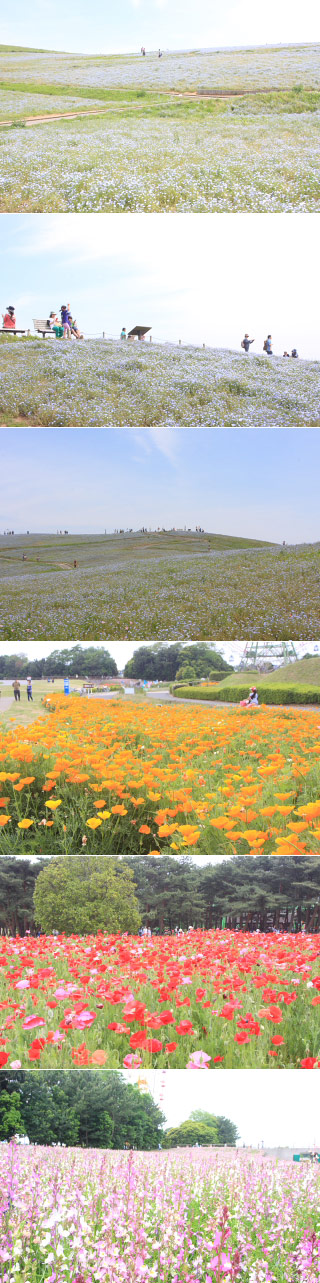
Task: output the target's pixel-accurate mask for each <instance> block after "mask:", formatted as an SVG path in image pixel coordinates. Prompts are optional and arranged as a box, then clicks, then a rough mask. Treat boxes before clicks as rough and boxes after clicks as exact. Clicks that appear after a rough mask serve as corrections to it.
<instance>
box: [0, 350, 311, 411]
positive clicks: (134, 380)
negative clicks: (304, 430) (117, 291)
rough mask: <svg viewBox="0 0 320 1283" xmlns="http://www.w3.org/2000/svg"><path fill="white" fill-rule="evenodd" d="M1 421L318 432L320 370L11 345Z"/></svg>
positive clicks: (5, 356)
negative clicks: (284, 428)
mask: <svg viewBox="0 0 320 1283" xmlns="http://www.w3.org/2000/svg"><path fill="white" fill-rule="evenodd" d="M177 338H178V336H177ZM0 415H1V419H2V423H4V424H7V425H10V424H11V423H19V422H25V423H26V424H28V423H29V424H30V425H32V424H36V425H40V426H41V425H44V426H47V427H48V426H52V427H55V426H57V427H63V426H67V427H68V426H70V424H71V425H72V426H73V427H77V426H81V425H82V426H87V427H90V426H95V427H99V426H105V425H106V424H107V425H108V426H117V427H121V426H122V427H130V426H131V427H132V426H133V427H148V426H155V425H156V426H157V425H161V426H162V427H174V426H176V427H179V426H181V427H183V426H185V427H201V424H204V425H205V426H206V427H215V426H218V427H232V426H234V427H261V424H263V425H264V426H265V427H281V426H294V427H298V426H299V425H302V426H303V427H308V426H309V427H311V426H313V427H315V426H317V425H319V424H320V365H319V362H318V361H305V360H299V361H291V360H290V361H288V360H284V359H283V357H282V356H281V357H279V356H274V357H273V360H272V361H270V359H269V358H268V357H267V356H266V355H265V354H264V355H263V354H261V355H251V356H250V358H248V357H246V355H245V353H244V352H241V351H239V352H233V351H228V350H225V349H222V348H221V349H218V350H215V349H213V348H206V349H203V348H200V347H199V348H197V347H191V346H184V347H179V346H178V345H177V346H174V345H173V344H165V343H164V344H162V345H161V344H159V343H153V344H152V343H151V344H150V343H146V344H145V345H144V344H143V343H137V344H136V345H135V344H134V343H120V341H116V340H113V341H111V340H109V341H108V340H104V339H102V338H101V339H88V340H86V341H85V342H84V343H78V344H77V343H76V342H74V343H61V342H58V341H54V340H52V341H51V340H48V341H47V342H46V343H43V342H42V341H40V340H39V341H37V340H36V339H34V340H32V341H31V339H21V340H17V341H12V340H10V339H7V338H6V339H2V340H1V343H0Z"/></svg>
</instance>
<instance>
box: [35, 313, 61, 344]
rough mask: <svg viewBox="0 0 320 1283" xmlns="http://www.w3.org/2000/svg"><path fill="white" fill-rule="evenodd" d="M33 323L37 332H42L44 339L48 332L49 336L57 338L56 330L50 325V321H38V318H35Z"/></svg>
mask: <svg viewBox="0 0 320 1283" xmlns="http://www.w3.org/2000/svg"><path fill="white" fill-rule="evenodd" d="M33 325H34V329H35V331H36V333H37V334H42V338H43V339H45V337H46V334H48V335H49V338H52V339H55V337H56V335H55V333H54V330H52V329H51V327H50V325H49V321H37V320H36V319H35V318H34V319H33Z"/></svg>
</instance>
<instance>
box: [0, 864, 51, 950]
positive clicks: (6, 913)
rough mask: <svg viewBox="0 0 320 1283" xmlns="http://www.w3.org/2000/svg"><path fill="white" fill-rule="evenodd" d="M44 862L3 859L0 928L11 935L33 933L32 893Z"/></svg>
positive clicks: (0, 886) (0, 872)
mask: <svg viewBox="0 0 320 1283" xmlns="http://www.w3.org/2000/svg"><path fill="white" fill-rule="evenodd" d="M44 865H45V861H44V860H41V859H39V860H36V861H34V862H32V861H31V860H26V859H22V860H20V859H14V858H10V857H6V856H2V857H0V927H1V928H2V930H5V931H9V934H10V935H12V936H14V935H24V934H25V932H26V931H31V930H34V907H33V893H34V888H35V883H36V879H37V876H38V873H39V872H40V870H41V868H43V867H44Z"/></svg>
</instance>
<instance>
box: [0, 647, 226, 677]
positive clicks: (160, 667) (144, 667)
mask: <svg viewBox="0 0 320 1283" xmlns="http://www.w3.org/2000/svg"><path fill="white" fill-rule="evenodd" d="M190 670H192V671H190ZM212 671H214V672H218V673H221V678H222V677H223V676H226V674H227V673H232V672H233V669H232V668H231V667H230V664H227V663H226V661H225V660H224V659H223V657H222V655H220V654H219V653H218V652H217V651H215V650H214V648H213V647H211V646H208V645H206V643H202V642H199V643H198V644H197V643H196V644H195V645H190V646H182V645H181V644H180V643H179V642H177V643H175V644H174V645H172V646H161V645H159V646H157V645H155V646H154V647H150V646H139V647H138V649H137V650H136V651H135V652H134V655H133V656H132V659H130V660H129V661H128V663H127V664H126V666H125V669H124V676H125V677H136V678H137V679H140V680H145V681H168V682H171V681H174V680H175V679H176V678H178V679H179V676H181V678H182V680H183V681H184V680H192V678H195V679H196V680H200V679H201V677H209V676H210V674H211V672H212ZM66 674H67V675H69V676H70V677H95V678H99V677H101V678H107V677H117V676H118V668H117V664H116V661H115V659H113V658H112V656H111V655H110V653H109V651H108V650H106V649H105V647H104V646H97V647H95V646H86V647H84V648H83V649H82V647H81V646H77V645H75V646H71V648H70V649H67V648H64V649H62V650H53V651H52V652H51V654H50V655H48V656H47V658H46V659H28V657H27V655H24V654H23V653H21V654H16V655H0V679H2V680H3V679H4V680H5V679H6V678H7V679H8V681H10V680H11V681H12V680H13V678H14V677H17V678H20V679H22V680H23V678H25V677H29V676H30V677H33V678H34V679H36V678H44V679H45V678H47V677H65V676H66Z"/></svg>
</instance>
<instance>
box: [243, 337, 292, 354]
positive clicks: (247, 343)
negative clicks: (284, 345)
mask: <svg viewBox="0 0 320 1283" xmlns="http://www.w3.org/2000/svg"><path fill="white" fill-rule="evenodd" d="M254 342H255V340H254V339H249V335H248V334H245V336H244V339H242V341H241V347H242V348H243V350H244V352H246V353H247V354H248V352H250V348H251V344H252V343H254ZM263 351H264V352H266V353H267V356H273V347H272V334H267V337H266V339H265V340H264V344H263ZM283 356H298V352H297V349H296V347H293V348H292V352H284V353H283Z"/></svg>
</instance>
